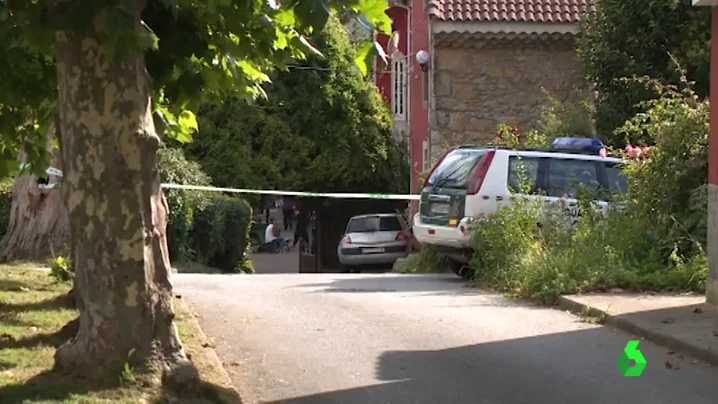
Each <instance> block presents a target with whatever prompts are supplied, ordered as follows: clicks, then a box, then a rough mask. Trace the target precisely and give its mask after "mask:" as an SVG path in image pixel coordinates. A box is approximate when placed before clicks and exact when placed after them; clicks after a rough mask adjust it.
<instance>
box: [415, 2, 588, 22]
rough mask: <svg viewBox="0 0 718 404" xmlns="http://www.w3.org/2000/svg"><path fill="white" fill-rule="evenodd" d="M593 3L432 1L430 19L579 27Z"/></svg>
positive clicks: (428, 8) (428, 6) (428, 10)
mask: <svg viewBox="0 0 718 404" xmlns="http://www.w3.org/2000/svg"><path fill="white" fill-rule="evenodd" d="M594 9H595V5H594V1H593V0H429V1H428V2H427V4H426V12H427V14H428V15H429V17H430V18H432V19H436V20H440V21H449V22H519V23H523V22H527V23H534V22H535V23H576V22H578V20H579V19H580V16H581V14H582V13H583V12H585V11H590V10H594Z"/></svg>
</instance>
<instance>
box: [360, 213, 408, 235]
mask: <svg viewBox="0 0 718 404" xmlns="http://www.w3.org/2000/svg"><path fill="white" fill-rule="evenodd" d="M401 230H402V227H401V223H400V222H399V218H397V217H396V216H365V217H358V218H354V219H352V220H351V221H350V222H349V225H348V226H347V233H373V232H375V231H401Z"/></svg>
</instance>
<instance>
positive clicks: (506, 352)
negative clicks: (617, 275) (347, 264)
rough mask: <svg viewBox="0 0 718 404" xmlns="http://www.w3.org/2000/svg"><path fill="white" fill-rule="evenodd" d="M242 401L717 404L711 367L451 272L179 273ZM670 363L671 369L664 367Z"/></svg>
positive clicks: (179, 283)
mask: <svg viewBox="0 0 718 404" xmlns="http://www.w3.org/2000/svg"><path fill="white" fill-rule="evenodd" d="M174 282H175V286H176V288H177V291H178V293H180V294H182V296H183V298H185V299H187V300H188V301H189V303H190V304H191V305H192V306H193V308H194V310H195V311H196V312H197V313H198V314H199V315H200V318H199V321H200V324H201V325H202V326H203V328H204V330H205V332H206V333H207V335H208V336H209V337H210V339H213V340H214V343H215V346H216V349H217V353H218V354H219V356H220V358H221V359H222V360H223V361H224V362H225V364H226V366H227V368H228V371H229V372H230V375H231V377H232V378H233V381H234V383H235V386H236V387H237V388H238V389H239V390H240V392H241V393H242V394H243V396H244V397H245V402H247V403H253V402H265V403H266V402H273V403H312V404H314V403H316V404H324V403H337V404H353V403H362V404H370V403H397V404H408V403H427V404H440V403H447V404H462V403H466V404H480V403H495V404H518V403H531V404H542V403H547V404H556V403H567V404H589V403H596V404H606V403H627V404H638V403H650V404H657V403H676V404H684V403H685V404H688V403H690V404H700V403H711V404H715V403H717V402H718V369H716V368H711V367H709V366H708V365H705V364H703V363H698V362H697V361H693V360H691V359H690V358H688V357H686V358H680V357H679V355H678V354H673V355H670V354H669V353H668V352H667V351H666V350H665V349H664V348H662V347H658V346H656V345H653V344H651V343H650V342H648V341H641V343H640V346H639V349H641V351H642V352H643V354H644V356H645V358H646V360H647V362H648V365H647V367H646V369H645V371H644V372H643V374H642V375H641V376H640V377H624V376H622V375H621V373H620V371H619V370H618V368H617V365H616V362H617V359H618V357H619V356H620V353H621V352H622V350H623V348H624V346H625V345H626V343H627V342H628V341H629V340H630V339H632V338H631V336H630V335H628V334H624V333H622V332H619V331H615V330H612V329H609V328H603V327H600V326H596V325H592V324H586V323H583V322H580V321H579V320H578V319H577V318H576V317H574V316H572V315H570V314H567V313H565V312H561V311H558V310H554V309H549V308H537V307H532V306H528V305H525V304H521V303H517V302H513V301H507V300H506V299H504V298H502V297H500V296H498V295H495V294H490V293H486V292H481V291H477V290H472V289H468V288H465V287H464V285H463V283H462V282H461V281H460V280H459V279H458V278H456V277H454V276H452V275H399V274H359V275H347V274H284V275H234V276H223V275H194V274H183V275H178V276H176V277H175V279H174ZM666 361H669V362H670V363H671V367H672V368H671V369H668V368H667V366H666Z"/></svg>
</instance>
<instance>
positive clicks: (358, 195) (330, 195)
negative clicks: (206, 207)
mask: <svg viewBox="0 0 718 404" xmlns="http://www.w3.org/2000/svg"><path fill="white" fill-rule="evenodd" d="M162 188H165V189H189V190H196V191H214V192H234V193H238V194H261V195H278V196H306V197H310V198H339V199H393V200H398V201H418V200H419V198H420V196H419V195H406V194H367V193H341V192H299V191H275V190H271V189H243V188H220V187H207V186H200V185H182V184H162Z"/></svg>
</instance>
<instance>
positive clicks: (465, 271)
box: [444, 257, 474, 281]
mask: <svg viewBox="0 0 718 404" xmlns="http://www.w3.org/2000/svg"><path fill="white" fill-rule="evenodd" d="M444 261H445V264H444V265H446V266H447V267H448V269H450V270H451V272H453V273H455V274H456V275H458V276H460V277H462V278H464V279H466V280H467V281H468V280H471V279H472V278H473V277H474V271H473V270H472V269H471V266H470V265H468V264H464V263H462V262H459V261H456V260H453V259H451V258H448V257H444Z"/></svg>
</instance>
